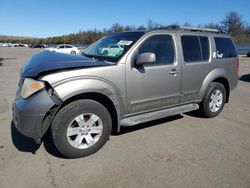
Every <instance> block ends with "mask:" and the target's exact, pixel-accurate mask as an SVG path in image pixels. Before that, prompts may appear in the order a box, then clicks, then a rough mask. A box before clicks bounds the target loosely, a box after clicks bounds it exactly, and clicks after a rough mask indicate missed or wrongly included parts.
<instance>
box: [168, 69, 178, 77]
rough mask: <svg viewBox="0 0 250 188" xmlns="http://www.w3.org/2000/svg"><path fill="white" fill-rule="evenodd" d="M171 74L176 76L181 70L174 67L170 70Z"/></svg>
mask: <svg viewBox="0 0 250 188" xmlns="http://www.w3.org/2000/svg"><path fill="white" fill-rule="evenodd" d="M169 74H171V75H172V76H176V75H178V74H179V71H178V70H176V69H172V70H171V71H170V72H169Z"/></svg>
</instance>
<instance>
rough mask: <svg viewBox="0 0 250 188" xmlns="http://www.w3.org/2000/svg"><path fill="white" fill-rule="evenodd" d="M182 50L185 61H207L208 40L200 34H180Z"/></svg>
mask: <svg viewBox="0 0 250 188" xmlns="http://www.w3.org/2000/svg"><path fill="white" fill-rule="evenodd" d="M181 43H182V50H183V56H184V61H185V62H197V61H207V60H208V59H209V54H210V50H209V41H208V38H207V37H202V36H182V37H181Z"/></svg>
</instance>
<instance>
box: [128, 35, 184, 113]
mask: <svg viewBox="0 0 250 188" xmlns="http://www.w3.org/2000/svg"><path fill="white" fill-rule="evenodd" d="M175 41H176V36H175V35H170V34H152V35H150V36H148V37H146V38H145V39H144V40H143V41H142V42H141V44H140V45H139V46H138V48H136V49H135V50H134V52H132V53H133V54H132V55H131V56H130V58H127V62H126V83H127V98H128V104H129V107H130V113H138V112H142V111H147V110H154V109H158V108H164V107H168V106H171V105H176V104H178V102H179V98H180V81H181V74H180V73H181V70H180V69H181V66H180V63H179V62H178V58H177V55H176V44H175ZM146 52H152V53H155V56H156V62H155V63H152V64H147V65H143V66H135V61H136V60H135V59H136V57H137V56H138V55H139V54H141V53H146Z"/></svg>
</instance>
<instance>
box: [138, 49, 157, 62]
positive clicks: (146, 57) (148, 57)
mask: <svg viewBox="0 0 250 188" xmlns="http://www.w3.org/2000/svg"><path fill="white" fill-rule="evenodd" d="M155 61H156V57H155V53H151V52H146V53H142V54H140V55H138V57H137V59H136V65H145V64H152V63H155Z"/></svg>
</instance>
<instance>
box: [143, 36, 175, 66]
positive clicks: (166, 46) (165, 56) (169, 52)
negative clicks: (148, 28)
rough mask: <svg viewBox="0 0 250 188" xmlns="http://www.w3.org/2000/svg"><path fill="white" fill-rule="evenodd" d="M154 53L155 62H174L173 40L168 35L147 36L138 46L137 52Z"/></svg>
mask: <svg viewBox="0 0 250 188" xmlns="http://www.w3.org/2000/svg"><path fill="white" fill-rule="evenodd" d="M146 52H152V53H155V56H156V63H158V64H172V63H173V62H174V57H175V54H174V42H173V39H172V36H170V35H155V36H152V37H150V38H148V39H147V40H146V41H145V42H144V43H143V44H142V46H141V47H140V48H139V54H141V53H146Z"/></svg>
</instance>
